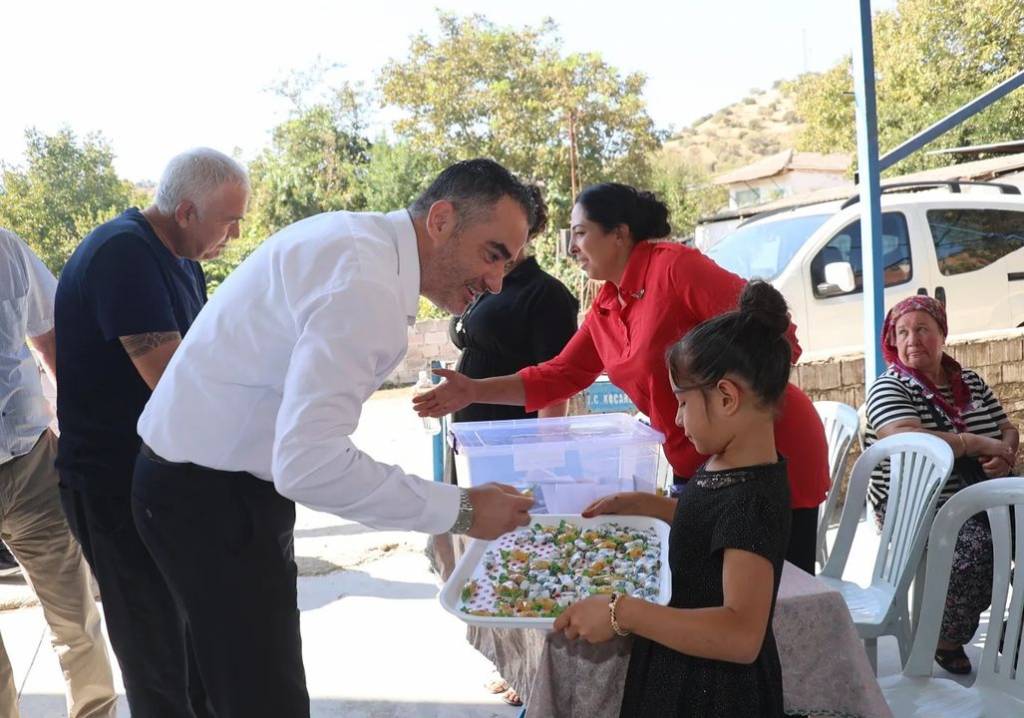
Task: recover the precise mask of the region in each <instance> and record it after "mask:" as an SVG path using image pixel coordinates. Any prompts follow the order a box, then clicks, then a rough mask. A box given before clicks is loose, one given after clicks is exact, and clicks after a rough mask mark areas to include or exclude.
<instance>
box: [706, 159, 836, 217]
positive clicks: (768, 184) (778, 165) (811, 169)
mask: <svg viewBox="0 0 1024 718" xmlns="http://www.w3.org/2000/svg"><path fill="white" fill-rule="evenodd" d="M849 167H850V156H849V155H846V154H829V155H824V154H821V153H819V152H797V151H796V150H783V151H782V152H779V153H777V154H774V155H770V156H768V157H764V158H762V159H760V160H758V161H757V162H754V163H752V164H749V165H747V166H745V167H740V168H738V169H734V170H732V171H730V172H726V173H724V174H721V175H718V176H717V177H715V178H714V180H713V181H714V184H716V185H719V186H721V187H727V188H728V189H729V209H740V208H741V207H746V206H749V205H754V204H764V203H765V202H771V201H772V200H776V199H780V198H782V197H788V196H789V195H792V194H801V193H803V192H811V191H813V190H816V189H823V188H825V187H835V186H837V185H844V184H849V183H850V180H849V178H848V177H847V176H846V171H847V169H849Z"/></svg>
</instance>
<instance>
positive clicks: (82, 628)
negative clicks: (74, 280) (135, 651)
mask: <svg viewBox="0 0 1024 718" xmlns="http://www.w3.org/2000/svg"><path fill="white" fill-rule="evenodd" d="M56 288H57V280H56V279H54V278H53V275H52V274H50V272H49V270H48V269H47V268H46V267H45V266H44V265H43V263H42V262H41V261H39V258H38V257H36V255H35V254H33V253H32V250H31V249H29V247H28V245H26V244H25V243H24V242H22V241H21V240H20V239H19V238H18V237H16V236H15V235H14V234H12V233H11V232H8V231H6V230H4V229H0V536H2V537H3V539H4V541H6V542H7V543H8V544H9V545H10V547H11V549H12V550H13V551H14V553H15V554H17V556H18V560H19V561H21V563H22V565H23V566H24V567H25V573H26V574H27V575H28V578H29V581H30V582H31V585H32V589H33V591H34V592H35V594H36V597H38V599H39V603H40V604H41V605H42V607H43V616H44V617H45V618H46V622H47V623H48V624H49V626H50V631H51V633H52V634H53V639H52V642H53V648H54V650H55V651H56V653H57V658H58V660H60V665H61V669H62V671H63V672H64V679H65V681H66V683H67V707H68V715H69V716H70V717H71V718H113V716H114V714H115V711H116V710H117V705H116V704H117V695H116V694H115V693H114V679H113V676H112V674H111V670H110V658H109V656H108V655H107V643H106V640H104V638H103V631H102V630H101V628H100V614H99V611H98V610H97V609H96V601H95V599H93V595H92V587H91V586H90V581H89V569H88V567H87V566H86V565H85V562H84V561H83V560H82V551H81V549H80V548H79V546H78V543H77V542H76V541H75V539H74V538H73V537H72V536H71V532H70V531H69V530H68V524H67V521H66V520H65V519H64V514H63V512H62V511H61V506H60V496H59V493H58V491H57V471H56V469H54V468H53V459H54V456H55V455H56V453H57V437H56V436H54V434H53V432H52V431H51V430H50V429H49V428H48V425H49V424H50V420H51V418H52V413H51V410H50V406H49V403H48V402H47V401H46V399H45V398H44V395H43V387H42V383H41V381H40V375H39V369H38V368H37V367H36V362H35V361H34V360H33V358H32V354H31V352H30V351H29V348H28V345H31V346H32V348H33V349H35V350H36V352H38V354H39V357H40V359H42V363H43V365H44V366H45V367H46V371H47V373H48V374H50V375H51V376H52V374H53V370H54V361H55V356H54V353H55V345H54V332H53V293H54V290H55V289H56ZM26 340H27V344H26ZM0 715H2V716H5V717H6V718H14V716H17V715H18V690H17V688H16V687H15V684H14V675H13V673H12V672H11V663H10V661H9V660H8V659H7V653H6V652H5V651H4V647H3V643H2V642H0Z"/></svg>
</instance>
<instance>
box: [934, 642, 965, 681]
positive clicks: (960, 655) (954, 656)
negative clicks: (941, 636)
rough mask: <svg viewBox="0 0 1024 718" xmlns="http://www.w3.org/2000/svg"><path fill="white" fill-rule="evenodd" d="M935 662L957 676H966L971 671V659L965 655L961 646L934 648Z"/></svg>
mask: <svg viewBox="0 0 1024 718" xmlns="http://www.w3.org/2000/svg"><path fill="white" fill-rule="evenodd" d="M935 662H936V663H938V664H939V665H940V666H941V667H942V668H943V670H945V671H948V672H949V673H953V674H955V675H958V676H966V675H967V674H968V673H970V672H971V670H972V668H971V659H970V658H968V657H967V654H966V653H965V652H964V647H963V646H958V647H956V648H936V649H935Z"/></svg>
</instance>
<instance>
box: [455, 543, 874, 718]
mask: <svg viewBox="0 0 1024 718" xmlns="http://www.w3.org/2000/svg"><path fill="white" fill-rule="evenodd" d="M773 625H774V628H775V640H776V642H777V644H778V648H779V659H780V661H781V662H782V682H783V694H784V698H785V703H786V712H787V713H795V714H809V715H825V716H850V717H856V718H892V712H891V711H890V710H889V707H888V706H887V705H886V703H885V699H884V698H883V697H882V692H881V690H880V689H879V687H878V682H877V681H876V680H875V676H874V673H873V672H872V670H871V666H870V664H869V663H868V659H867V655H866V654H865V653H864V647H863V644H862V643H861V641H860V639H859V638H858V637H857V631H856V629H855V628H854V626H853V623H852V622H851V621H850V614H849V612H848V611H847V609H846V604H845V603H844V602H843V599H842V597H841V596H840V595H839V594H838V593H836V592H835V591H832V590H831V589H829V588H827V587H826V586H825V585H824V584H823V583H821V582H820V581H818V580H817V579H815V578H814V577H813V576H810V575H808V574H806V573H804V572H803V571H801V570H800V569H798V568H796V567H794V566H792V565H790V564H788V563H787V564H786V565H785V568H784V569H783V572H782V584H781V585H780V587H779V599H778V602H777V604H776V608H775V620H774V624H773ZM469 640H470V642H471V643H472V644H473V645H474V646H475V647H476V648H477V649H478V650H480V651H481V652H482V653H483V654H484V655H485V656H487V657H488V658H490V659H491V660H492V661H493V662H494V664H495V665H496V666H497V667H498V671H499V672H500V673H501V674H502V676H504V677H505V680H507V681H508V682H509V684H511V685H512V687H513V688H515V689H516V691H517V692H518V693H519V694H520V696H522V697H523V699H524V700H525V701H526V704H527V713H526V714H527V718H615V717H616V716H618V715H619V705H620V703H621V702H622V687H623V684H624V682H625V679H626V668H627V666H628V665H629V651H630V647H631V641H630V639H618V640H615V641H610V642H608V643H604V644H601V645H597V646H592V645H590V644H588V643H586V642H585V641H567V640H566V639H565V638H564V637H563V636H562V635H561V634H549V633H546V632H542V631H534V630H510V629H481V628H474V627H470V630H469Z"/></svg>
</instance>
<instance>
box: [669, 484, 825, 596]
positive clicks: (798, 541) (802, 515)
mask: <svg viewBox="0 0 1024 718" xmlns="http://www.w3.org/2000/svg"><path fill="white" fill-rule="evenodd" d="M686 481H687V479H686V478H685V477H682V476H678V475H676V476H674V477H673V484H672V487H671V492H670V495H671V496H673V497H677V496H678V495H679V490H680V489H681V488H682V485H683V484H685V483H686ZM792 511H793V514H792V519H791V521H790V527H789V546H788V547H787V548H786V560H787V561H789V562H790V563H791V564H793V565H794V566H796V567H797V568H802V569H803V570H804V571H806V572H807V573H809V574H811V575H812V576H813V575H814V550H815V546H816V544H817V542H818V509H817V508H813V509H793V510H792Z"/></svg>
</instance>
